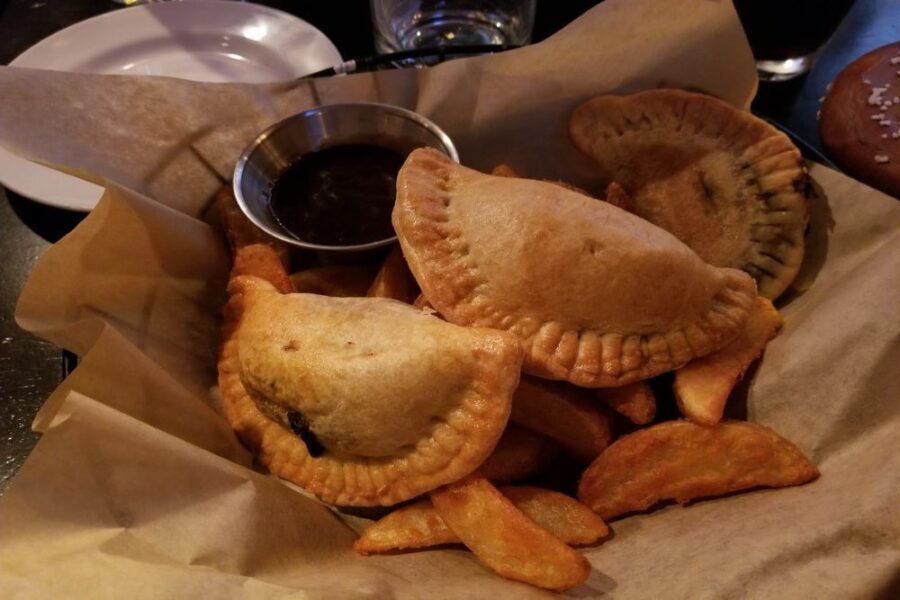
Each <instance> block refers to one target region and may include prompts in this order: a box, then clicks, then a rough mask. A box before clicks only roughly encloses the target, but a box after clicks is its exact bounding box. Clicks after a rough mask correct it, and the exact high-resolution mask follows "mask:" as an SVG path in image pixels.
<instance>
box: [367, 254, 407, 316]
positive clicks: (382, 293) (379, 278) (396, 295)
mask: <svg viewBox="0 0 900 600" xmlns="http://www.w3.org/2000/svg"><path fill="white" fill-rule="evenodd" d="M419 293H420V292H419V284H418V283H416V280H415V278H414V277H413V275H412V273H410V271H409V267H408V266H407V265H406V259H404V258H403V252H402V250H400V246H395V247H394V249H393V250H391V251H390V253H389V254H388V255H387V258H385V259H384V264H382V265H381V269H379V270H378V274H377V275H376V276H375V281H373V282H372V285H370V286H369V290H368V292H366V295H367V296H370V297H374V298H393V299H394V300H399V301H400V302H405V303H407V304H412V303H413V302H414V301H415V299H416V298H417V297H418V296H419Z"/></svg>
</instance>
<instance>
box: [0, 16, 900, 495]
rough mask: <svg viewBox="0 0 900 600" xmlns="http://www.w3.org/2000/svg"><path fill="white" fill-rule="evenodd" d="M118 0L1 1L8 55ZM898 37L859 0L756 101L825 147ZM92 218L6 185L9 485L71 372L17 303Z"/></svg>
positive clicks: (356, 32) (2, 215)
mask: <svg viewBox="0 0 900 600" xmlns="http://www.w3.org/2000/svg"><path fill="white" fill-rule="evenodd" d="M786 1H789V0H786ZM259 3H260V4H266V5H269V6H273V7H275V8H279V9H281V10H284V11H286V12H290V13H293V14H296V15H297V16H299V17H301V18H302V19H305V20H306V21H308V22H310V23H312V24H313V25H315V26H316V27H318V28H319V29H321V30H322V31H323V32H324V33H325V35H327V36H328V37H329V38H331V40H332V41H333V42H334V43H335V45H336V46H337V47H338V49H339V50H340V52H341V54H342V56H344V57H345V58H353V57H359V56H368V55H371V54H373V53H374V48H373V43H372V35H371V25H370V20H369V3H368V0H342V1H341V2H340V7H339V9H336V8H335V6H336V5H337V4H338V3H336V2H297V1H282V2H265V1H263V2H259ZM593 4H594V2H592V1H583V0H577V1H575V0H571V1H569V2H550V0H538V9H537V15H536V19H535V30H534V40H535V41H540V40H541V39H543V38H545V37H547V36H548V35H550V34H551V33H553V32H555V31H557V30H558V29H559V28H561V27H562V26H564V25H565V24H566V23H568V22H569V21H571V20H572V19H573V18H575V17H576V16H578V15H579V14H581V13H582V12H583V11H584V10H586V9H587V8H588V7H590V6H591V5H593ZM118 8H119V5H116V4H114V3H112V2H109V1H101V0H8V1H7V2H6V3H5V4H4V3H3V2H2V1H0V11H2V12H0V64H7V63H8V62H9V61H11V60H12V59H13V58H15V57H16V56H17V55H18V54H19V53H21V52H22V51H24V50H25V49H27V48H28V47H29V46H31V45H32V44H34V43H36V42H38V41H39V40H41V39H43V38H44V37H46V36H48V35H50V34H52V33H54V32H56V31H58V30H60V29H63V28H64V27H66V26H68V25H71V24H73V23H75V22H77V21H80V20H82V19H86V18H89V17H92V16H94V15H97V14H100V13H103V12H106V11H109V10H116V9H118ZM898 39H900V0H858V1H857V2H856V5H855V6H854V8H853V9H852V10H851V12H850V14H849V15H848V16H847V18H846V20H845V21H844V23H843V24H842V26H841V28H840V29H839V30H838V32H837V33H836V34H835V36H834V38H833V39H832V41H831V43H830V45H829V46H828V47H827V48H826V49H825V51H824V52H823V54H822V56H821V58H820V59H819V61H818V63H817V64H816V66H815V68H814V69H813V71H812V72H811V73H810V74H809V75H808V76H806V77H804V78H801V79H798V80H795V81H792V82H787V83H781V84H771V85H763V86H761V89H760V93H759V95H758V97H757V101H756V102H755V104H754V109H755V110H756V111H757V112H760V113H762V114H764V115H766V116H768V117H770V118H771V119H772V120H774V121H775V122H777V123H778V124H780V125H782V126H784V127H786V128H787V129H789V130H791V131H793V132H794V133H795V134H796V135H797V136H799V137H800V138H802V139H804V140H806V141H807V142H809V143H810V145H811V146H812V147H813V148H815V149H819V150H820V149H821V148H820V144H819V138H818V131H817V126H816V111H817V110H818V104H819V98H820V97H821V96H822V95H823V94H824V91H825V86H826V85H827V84H828V82H829V81H831V79H832V78H833V77H834V76H835V75H836V74H837V72H838V71H840V70H841V69H842V68H843V67H844V66H845V65H846V64H848V63H849V62H851V61H852V60H853V59H854V58H856V57H858V56H860V55H861V54H864V53H865V52H867V51H869V50H872V49H874V48H877V47H879V46H882V45H884V44H887V43H890V42H893V41H896V40H898ZM0 93H2V90H0ZM82 218H83V215H82V214H80V213H73V212H69V211H65V210H60V209H56V208H51V207H47V206H43V205H41V204H38V203H36V202H32V201H30V200H28V199H26V198H22V197H20V196H18V195H16V194H14V193H11V192H6V191H4V190H3V188H2V187H0V283H2V285H0V493H2V492H3V491H4V490H5V489H6V486H7V485H8V482H9V479H10V478H11V477H12V475H13V474H14V473H15V472H16V470H17V469H18V468H19V466H20V465H21V464H22V462H23V461H24V460H25V457H26V456H27V454H28V452H29V451H30V449H31V448H32V446H33V445H34V444H35V442H36V441H37V434H35V433H33V432H31V429H30V425H31V419H32V418H33V416H34V414H35V412H36V411H37V409H38V407H39V406H40V405H41V404H42V403H43V401H44V400H45V399H46V397H47V396H48V395H49V394H50V393H51V392H52V391H53V389H54V388H55V387H56V386H57V385H58V384H59V382H60V381H61V380H62V378H63V377H64V375H65V371H66V361H65V360H64V357H63V353H62V352H61V351H60V349H59V348H57V347H56V346H53V345H52V344H48V343H46V342H44V341H41V340H39V339H37V338H35V337H33V336H31V335H29V334H27V333H24V332H23V331H22V330H20V329H19V328H18V327H17V326H16V324H15V321H14V320H13V311H14V308H15V303H16V300H17V298H18V296H19V292H20V291H21V289H22V286H23V284H24V282H25V280H26V278H27V277H28V273H29V272H30V271H31V269H32V267H33V266H34V264H35V262H36V261H37V259H38V258H39V257H40V255H41V254H42V253H43V252H44V250H46V249H47V247H49V245H50V244H52V243H53V242H55V241H56V240H58V239H59V238H60V237H62V236H63V235H65V234H66V233H67V232H68V231H70V230H71V229H72V228H73V227H74V226H75V225H77V224H78V222H79V221H80V220H81V219H82Z"/></svg>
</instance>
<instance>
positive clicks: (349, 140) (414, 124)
mask: <svg viewBox="0 0 900 600" xmlns="http://www.w3.org/2000/svg"><path fill="white" fill-rule="evenodd" d="M347 144H372V145H376V146H382V147H385V148H389V149H391V150H395V151H397V152H400V153H401V154H402V155H404V156H406V155H407V154H409V153H410V152H412V151H413V150H415V149H416V148H420V147H423V146H429V147H432V148H436V149H438V150H440V151H442V152H444V153H446V154H447V155H448V156H450V158H452V159H453V160H455V161H457V162H458V161H459V156H458V154H457V152H456V148H455V147H454V146H453V142H452V141H451V140H450V138H449V137H448V136H447V134H446V133H444V132H443V131H441V129H440V128H439V127H438V126H437V125H435V124H434V123H432V122H431V121H429V120H428V119H426V118H425V117H423V116H422V115H420V114H417V113H415V112H413V111H410V110H406V109H404V108H400V107H397V106H391V105H387V104H375V103H366V102H359V103H348V104H331V105H327V106H320V107H318V108H313V109H310V110H307V111H305V112H302V113H299V114H296V115H293V116H291V117H288V118H287V119H284V120H283V121H280V122H278V123H276V124H275V125H273V126H271V127H270V128H268V129H267V130H265V131H264V132H263V133H261V134H260V135H259V136H258V137H257V138H256V139H255V140H253V142H252V143H251V144H250V145H249V146H248V147H247V149H246V150H244V152H243V153H242V154H241V157H240V159H238V162H237V166H236V167H235V170H234V195H235V198H236V199H237V203H238V206H240V208H241V210H242V211H243V212H244V214H245V215H246V216H247V218H248V219H250V221H252V222H253V223H254V224H255V225H256V226H257V227H259V228H260V229H262V230H263V231H265V232H266V233H267V234H269V235H271V236H272V237H273V238H276V239H278V240H281V241H282V242H285V243H287V244H290V245H292V246H295V247H299V248H304V249H306V250H314V251H319V252H325V253H328V254H330V253H356V252H360V251H367V250H374V249H376V248H380V247H383V246H387V245H389V244H391V243H393V242H394V241H396V239H397V236H391V237H388V238H385V239H381V240H375V241H372V242H367V243H365V244H356V245H352V246H329V245H322V244H315V243H310V242H307V241H304V240H302V239H300V238H298V237H297V236H295V235H294V234H293V233H291V232H289V231H287V230H286V229H285V228H283V227H282V226H281V224H280V223H279V222H278V221H277V220H276V219H275V218H274V216H273V214H272V211H271V210H270V207H269V203H270V200H271V198H272V189H273V187H274V185H275V182H276V181H277V180H278V179H279V177H280V176H281V175H282V174H283V173H284V172H285V171H286V170H287V169H288V167H290V166H291V165H292V164H294V163H295V162H297V161H298V160H300V159H301V158H302V157H303V156H306V155H308V154H311V153H313V152H317V151H319V150H324V149H326V148H332V147H335V146H341V145H347Z"/></svg>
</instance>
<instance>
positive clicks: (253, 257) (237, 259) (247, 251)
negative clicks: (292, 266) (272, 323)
mask: <svg viewBox="0 0 900 600" xmlns="http://www.w3.org/2000/svg"><path fill="white" fill-rule="evenodd" d="M240 275H253V276H254V277H259V278H260V279H265V280H266V281H268V282H269V283H271V284H272V285H274V286H275V288H276V289H277V290H278V291H279V292H281V293H282V294H290V293H291V292H293V291H294V286H293V284H292V283H291V278H290V277H288V274H287V271H285V269H284V265H283V264H282V262H281V259H280V258H279V257H278V254H277V253H276V252H275V250H274V249H273V248H272V246H270V245H269V244H250V245H247V246H239V247H237V249H236V253H235V255H234V264H233V265H232V266H231V278H232V279H234V278H235V277H238V276H240Z"/></svg>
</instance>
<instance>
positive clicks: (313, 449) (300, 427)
mask: <svg viewBox="0 0 900 600" xmlns="http://www.w3.org/2000/svg"><path fill="white" fill-rule="evenodd" d="M287 417H288V424H290V426H291V431H293V432H294V433H295V434H297V437H299V438H300V439H301V440H303V443H304V444H306V449H307V450H308V451H309V455H310V456H312V457H313V458H318V457H320V456H322V455H323V454H325V447H324V446H323V445H322V443H321V442H320V441H319V438H317V437H316V434H314V433H313V432H312V430H310V428H309V423H307V422H306V418H305V417H304V416H303V415H302V414H300V413H299V412H297V411H296V410H289V411H288V414H287Z"/></svg>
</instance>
